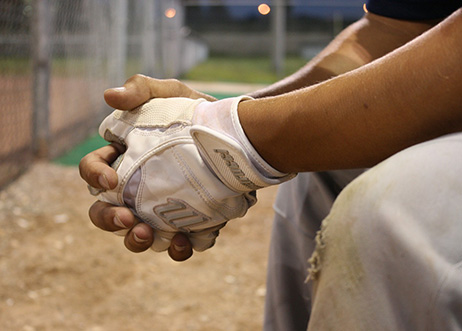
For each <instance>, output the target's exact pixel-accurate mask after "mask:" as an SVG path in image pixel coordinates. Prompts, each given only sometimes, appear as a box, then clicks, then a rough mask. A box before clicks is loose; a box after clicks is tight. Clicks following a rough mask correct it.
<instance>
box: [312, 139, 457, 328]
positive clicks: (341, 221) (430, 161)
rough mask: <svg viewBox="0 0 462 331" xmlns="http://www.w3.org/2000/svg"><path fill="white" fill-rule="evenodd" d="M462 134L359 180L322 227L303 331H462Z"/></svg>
mask: <svg viewBox="0 0 462 331" xmlns="http://www.w3.org/2000/svg"><path fill="white" fill-rule="evenodd" d="M461 242H462V134H454V135H450V136H445V137H442V138H439V139H435V140H432V141H429V142H426V143H423V144H420V145H416V146H414V147H411V148H409V149H407V150H405V151H402V152H400V153H398V154H396V155H394V156H393V157H391V158H389V159H388V160H386V161H384V162H382V163H381V164H379V165H378V166H376V167H374V168H373V169H371V170H369V171H368V172H366V173H365V174H363V175H361V176H360V177H359V178H358V179H356V180H355V181H353V182H352V183H351V184H350V185H349V186H348V187H347V188H345V190H344V191H343V192H342V193H341V194H340V195H339V197H338V199H337V200H336V202H335V204H334V206H333V208H332V210H331V213H330V214H329V216H328V217H327V218H326V219H325V220H324V221H323V224H322V230H321V231H320V233H319V235H318V246H317V248H316V250H315V252H314V254H313V256H312V258H311V263H312V267H311V278H312V279H313V284H314V288H315V294H314V305H313V309H312V315H311V320H310V323H309V330H328V329H329V330H330V329H334V330H336V329H348V330H371V329H377V330H437V329H438V330H460V329H462V272H461V270H462V269H461V261H462V245H460V243H461Z"/></svg>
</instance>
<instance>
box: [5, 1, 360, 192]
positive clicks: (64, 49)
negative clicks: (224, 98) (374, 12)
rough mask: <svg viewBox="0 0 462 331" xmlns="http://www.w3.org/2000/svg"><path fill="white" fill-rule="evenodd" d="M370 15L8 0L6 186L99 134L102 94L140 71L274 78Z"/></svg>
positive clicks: (341, 6) (226, 4) (310, 7)
mask: <svg viewBox="0 0 462 331" xmlns="http://www.w3.org/2000/svg"><path fill="white" fill-rule="evenodd" d="M362 14H363V4H362V2H361V1H360V0H359V1H358V0H344V1H339V0H337V1H330V0H322V1H313V0H306V1H303V0H272V1H268V2H266V3H265V2H263V1H257V0H183V1H181V0H132V1H130V0H111V1H108V0H59V1H58V0H0V87H1V88H0V107H1V108H0V109H1V118H0V141H2V144H1V145H0V187H1V186H4V185H5V184H6V183H8V182H9V181H11V180H12V179H13V178H15V177H16V176H17V175H18V174H20V173H21V172H23V171H24V170H25V169H24V168H25V167H27V165H28V164H30V161H31V160H32V159H33V158H34V157H37V156H38V157H42V158H43V157H45V158H49V159H54V158H56V157H59V156H61V155H63V154H64V153H66V152H68V151H69V150H70V149H72V148H73V147H74V146H75V145H76V144H78V143H80V142H82V141H83V140H84V139H86V138H87V137H88V136H89V135H91V134H92V133H94V132H95V128H96V127H97V125H98V124H99V122H100V121H101V119H102V118H103V117H104V116H105V115H107V114H108V111H109V110H108V109H106V107H105V105H104V103H103V99H102V93H103V91H104V89H106V88H108V87H114V86H120V85H122V84H123V83H124V81H125V80H126V79H127V78H128V77H130V76H131V75H133V74H136V73H143V74H146V75H149V76H153V77H157V78H172V77H174V78H181V79H187V80H193V81H198V80H199V81H204V80H205V81H228V82H245V83H259V84H268V83H271V82H274V81H275V80H276V79H277V78H280V77H282V76H284V75H287V74H289V73H291V72H293V71H295V70H296V69H298V68H299V67H301V66H302V65H303V64H304V63H305V62H306V61H307V60H309V59H310V58H312V57H313V56H315V55H316V54H317V52H319V51H320V50H321V49H322V48H323V46H325V45H326V44H327V43H328V42H329V41H330V40H331V39H332V38H333V37H334V36H335V35H336V34H337V33H338V32H339V31H341V30H342V29H343V27H345V26H346V25H348V24H349V23H351V22H352V21H354V20H356V19H358V18H359V17H360V16H361V15H362ZM206 92H210V91H206ZM244 92H246V91H244Z"/></svg>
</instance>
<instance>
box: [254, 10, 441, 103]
mask: <svg viewBox="0 0 462 331" xmlns="http://www.w3.org/2000/svg"><path fill="white" fill-rule="evenodd" d="M435 23H436V22H435V21H428V22H427V21H426V22H408V21H400V20H395V19H390V18H385V17H380V16H377V15H373V14H366V15H365V16H364V17H363V18H361V19H360V20H359V21H357V22H355V23H353V24H352V25H350V26H349V27H347V28H346V29H345V30H344V31H342V32H341V33H340V34H339V35H338V36H337V37H336V38H335V39H334V40H333V41H332V42H331V43H329V45H328V46H327V47H326V48H325V49H324V50H323V51H322V52H320V53H319V54H318V55H317V56H316V57H315V58H314V59H313V60H311V61H310V62H308V63H307V64H306V65H305V66H304V67H303V68H301V69H300V70H298V71H297V72H295V73H294V74H292V75H290V76H288V77H286V78H284V79H283V80H281V81H279V82H277V83H275V84H272V85H270V86H268V87H267V88H264V89H262V90H258V91H255V92H253V93H251V94H250V95H251V96H252V97H254V98H262V97H267V96H276V95H280V94H283V93H287V92H291V91H295V90H297V89H300V88H304V87H307V86H310V85H314V84H316V83H319V82H322V81H325V80H327V79H329V78H332V77H335V76H337V75H340V74H343V73H346V72H348V71H351V70H354V69H356V68H359V67H360V66H362V65H364V64H366V63H369V62H371V61H373V60H375V59H377V58H380V57H381V56H383V55H385V54H387V53H389V52H391V51H392V50H394V49H396V48H398V47H400V46H402V45H403V44H405V43H407V42H408V41H410V40H412V39H413V38H415V37H416V36H418V35H420V34H421V33H422V32H424V31H426V30H428V29H429V28H430V27H432V26H433V25H434V24H435Z"/></svg>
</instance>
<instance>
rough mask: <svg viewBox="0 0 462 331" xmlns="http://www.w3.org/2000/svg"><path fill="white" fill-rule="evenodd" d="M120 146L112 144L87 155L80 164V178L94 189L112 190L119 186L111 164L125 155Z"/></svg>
mask: <svg viewBox="0 0 462 331" xmlns="http://www.w3.org/2000/svg"><path fill="white" fill-rule="evenodd" d="M123 151H124V148H123V146H122V145H119V144H115V143H113V144H110V145H107V146H104V147H102V148H100V149H97V150H95V151H93V152H91V153H89V154H87V155H85V156H84V157H83V158H82V160H81V161H80V163H79V171H80V176H81V177H82V178H83V180H85V181H86V182H87V183H88V184H90V185H91V186H93V187H96V188H101V189H106V190H110V189H113V188H115V187H116V186H117V173H116V172H115V170H114V169H112V168H111V167H110V166H109V164H111V163H112V162H114V161H115V159H116V158H117V157H118V156H119V155H120V154H121V153H123Z"/></svg>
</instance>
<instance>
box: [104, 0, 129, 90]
mask: <svg viewBox="0 0 462 331" xmlns="http://www.w3.org/2000/svg"><path fill="white" fill-rule="evenodd" d="M110 4H111V6H110V11H111V30H110V34H111V37H110V40H111V43H110V48H111V50H110V55H109V59H108V65H109V69H108V70H109V75H110V77H109V80H110V84H112V86H119V85H122V84H123V83H124V82H125V80H126V78H127V77H125V68H126V65H127V13H128V4H127V0H112V1H111V2H110Z"/></svg>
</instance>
